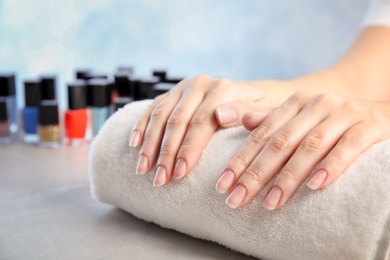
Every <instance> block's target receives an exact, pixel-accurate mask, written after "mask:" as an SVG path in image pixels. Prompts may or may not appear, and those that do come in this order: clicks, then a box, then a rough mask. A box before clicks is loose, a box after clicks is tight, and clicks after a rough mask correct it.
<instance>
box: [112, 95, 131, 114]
mask: <svg viewBox="0 0 390 260" xmlns="http://www.w3.org/2000/svg"><path fill="white" fill-rule="evenodd" d="M131 102H133V99H132V98H128V97H118V98H116V99H115V110H114V111H117V110H118V109H120V108H122V107H124V106H126V105H127V104H129V103H131Z"/></svg>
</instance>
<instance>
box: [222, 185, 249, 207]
mask: <svg viewBox="0 0 390 260" xmlns="http://www.w3.org/2000/svg"><path fill="white" fill-rule="evenodd" d="M245 196H246V188H245V187H244V186H242V185H241V184H239V185H237V187H236V188H235V189H234V190H233V191H232V193H231V194H230V195H229V197H228V198H227V199H226V201H225V203H226V205H228V206H229V208H232V209H235V208H237V207H238V206H240V205H241V203H242V202H243V201H244V199H245Z"/></svg>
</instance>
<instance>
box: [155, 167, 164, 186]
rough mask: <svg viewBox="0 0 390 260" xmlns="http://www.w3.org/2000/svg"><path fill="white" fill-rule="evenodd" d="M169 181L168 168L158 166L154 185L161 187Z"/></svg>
mask: <svg viewBox="0 0 390 260" xmlns="http://www.w3.org/2000/svg"><path fill="white" fill-rule="evenodd" d="M166 181H167V170H166V169H165V167H164V166H158V167H157V171H156V174H155V176H154V181H153V186H154V187H159V186H162V185H164V184H165V182H166Z"/></svg>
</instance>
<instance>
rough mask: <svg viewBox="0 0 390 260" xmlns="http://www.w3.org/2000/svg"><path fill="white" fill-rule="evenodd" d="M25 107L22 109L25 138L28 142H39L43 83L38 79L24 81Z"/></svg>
mask: <svg viewBox="0 0 390 260" xmlns="http://www.w3.org/2000/svg"><path fill="white" fill-rule="evenodd" d="M24 100H25V107H24V108H23V111H22V119H23V130H24V136H23V139H24V141H25V142H26V143H36V142H38V119H39V116H38V115H39V104H40V102H41V85H40V81H38V80H25V81H24Z"/></svg>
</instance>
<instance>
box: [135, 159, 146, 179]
mask: <svg viewBox="0 0 390 260" xmlns="http://www.w3.org/2000/svg"><path fill="white" fill-rule="evenodd" d="M148 163H149V162H148V157H146V156H145V155H141V156H140V157H139V159H138V164H137V170H136V172H135V174H138V175H139V174H144V173H146V171H147V169H148Z"/></svg>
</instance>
